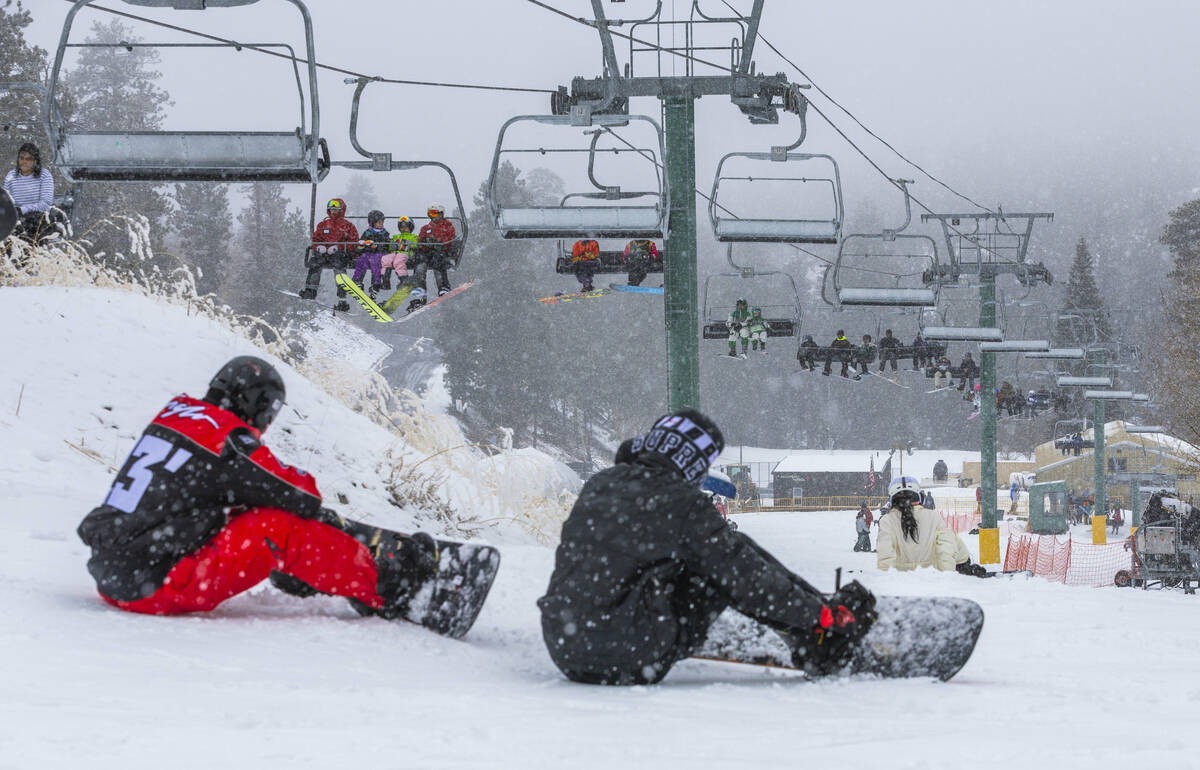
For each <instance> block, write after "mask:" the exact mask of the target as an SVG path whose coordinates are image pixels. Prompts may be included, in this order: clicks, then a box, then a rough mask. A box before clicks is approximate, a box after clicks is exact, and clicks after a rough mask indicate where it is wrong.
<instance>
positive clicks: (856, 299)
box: [837, 289, 937, 307]
mask: <svg viewBox="0 0 1200 770" xmlns="http://www.w3.org/2000/svg"><path fill="white" fill-rule="evenodd" d="M837 296H838V303H839V304H842V305H854V306H859V305H861V306H868V307H934V306H936V305H937V292H935V291H934V290H933V289H842V290H840V291H839V292H838V295H837Z"/></svg>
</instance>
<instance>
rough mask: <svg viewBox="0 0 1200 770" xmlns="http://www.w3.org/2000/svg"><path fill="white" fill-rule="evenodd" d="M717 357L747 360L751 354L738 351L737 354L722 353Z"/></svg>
mask: <svg viewBox="0 0 1200 770" xmlns="http://www.w3.org/2000/svg"><path fill="white" fill-rule="evenodd" d="M717 358H720V359H724V360H726V361H745V360H746V359H747V358H749V356H748V355H747V354H746V353H738V354H737V355H735V356H731V355H729V354H728V353H722V354H721V355H719V356H717Z"/></svg>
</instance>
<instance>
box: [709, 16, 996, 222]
mask: <svg viewBox="0 0 1200 770" xmlns="http://www.w3.org/2000/svg"><path fill="white" fill-rule="evenodd" d="M721 2H722V3H724V4H725V7H727V8H729V10H730V11H732V12H734V13H738V11H737V9H736V8H734V7H733V6H732V5H730V4H729V0H721ZM758 39H759V40H761V41H762V42H763V44H764V45H766V46H767V48H770V49H771V50H772V51H774V52H775V54H776V55H777V56H778V57H779V58H781V59H783V60H784V61H785V62H787V63H788V64H789V65H791V67H792V69H794V70H796V72H798V73H800V75H801V76H802V77H803V78H804V79H805V80H807V81H808V82H809V84H811V85H812V87H813V88H815V89H817V92H818V93H820V94H821V95H822V96H824V97H825V98H826V99H828V100H829V102H830V103H831V104H833V105H834V106H835V107H837V108H838V109H839V110H841V111H842V112H844V113H846V115H847V116H849V118H850V119H851V120H853V121H854V122H855V123H856V124H857V125H858V127H859V128H861V129H862V130H863V131H866V132H867V133H868V134H870V135H871V136H872V137H874V138H875V140H876V141H878V142H879V143H880V144H882V145H883V146H884V147H887V148H888V149H889V150H891V151H892V152H893V153H895V154H896V157H898V158H900V160H902V161H904V162H905V163H907V164H908V165H910V166H912V167H913V168H915V169H916V170H918V171H920V172H921V173H922V174H924V175H925V176H927V177H929V178H930V179H932V180H933V181H934V182H936V183H937V184H939V185H941V186H942V187H944V188H946V189H947V190H949V191H950V192H952V193H954V194H955V195H957V196H958V197H959V198H961V199H963V200H964V201H966V202H967V203H970V204H971V205H972V206H975V207H976V208H980V209H983V210H984V211H987V212H988V213H991V214H994V213H996V212H994V211H992V210H991V209H989V208H988V207H987V206H984V205H983V204H980V203H976V202H975V201H974V200H972V199H971V198H970V197H968V196H966V195H963V194H962V193H960V192H959V191H958V190H955V189H954V188H953V187H951V186H950V185H949V184H947V183H946V182H943V181H942V180H941V179H938V178H937V177H936V176H934V175H933V174H931V173H929V172H928V171H926V170H925V169H924V168H923V167H922V166H921V165H920V164H918V163H916V162H914V161H912V160H910V159H909V158H908V157H907V156H905V155H904V154H903V153H902V152H900V151H899V150H897V149H896V148H895V147H893V146H892V145H891V144H890V143H889V142H888V141H887V140H886V139H884V138H883V137H881V136H879V135H878V134H876V133H875V132H874V131H872V130H871V129H869V128H867V127H866V126H865V125H864V124H863V122H862V121H861V120H859V119H858V117H857V116H855V115H854V113H852V112H850V110H848V109H846V108H845V107H844V106H842V104H841V103H840V102H838V100H836V99H834V98H833V97H832V96H830V94H829V92H828V91H826V90H825V89H824V88H821V86H819V85H817V82H816V81H815V80H813V79H812V78H811V77H809V75H808V73H807V72H805V71H804V70H802V69H801V68H800V65H798V64H796V63H795V62H794V61H792V60H791V59H790V58H788V56H787V55H786V54H784V53H783V52H782V51H780V50H779V49H778V48H777V47H775V45H774V44H773V43H772V42H771V41H770V40H767V39H766V38H765V37H764V36H763V35H762V33H761V32H760V33H759V35H758ZM810 103H811V102H810ZM818 111H819V110H818ZM822 117H824V118H825V120H826V121H829V118H828V117H826V116H824V115H822ZM931 213H932V212H931Z"/></svg>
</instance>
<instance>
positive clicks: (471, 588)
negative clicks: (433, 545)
mask: <svg viewBox="0 0 1200 770" xmlns="http://www.w3.org/2000/svg"><path fill="white" fill-rule="evenodd" d="M335 526H338V527H339V528H340V529H342V530H343V531H344V532H346V533H348V534H350V535H352V536H353V537H354V538H355V539H357V540H358V541H359V542H361V543H363V544H364V545H366V546H367V548H369V549H370V551H371V553H372V554H373V555H375V557H376V558H378V557H379V554H381V553H384V554H386V553H388V552H389V551H391V552H395V551H396V550H399V549H400V548H401V543H402V542H403V541H404V540H406V539H407V538H408V537H409V536H408V535H405V534H403V533H401V532H393V531H391V530H388V529H383V528H381V527H372V526H370V525H368V524H363V523H360V522H355V521H349V520H347V519H341V518H339V519H338V520H337V523H335ZM435 541H436V542H437V546H438V559H437V572H436V574H435V575H434V576H433V577H432V578H431V579H430V580H428V581H427V582H426V583H425V584H424V585H422V586H421V587H420V588H418V589H417V591H416V593H415V594H414V596H413V598H412V599H411V600H410V601H409V603H408V607H407V609H406V610H405V611H404V612H403V613H401V615H400V617H402V618H404V619H405V620H407V621H409V622H412V623H416V624H418V625H420V626H424V627H425V628H428V629H429V630H430V631H434V632H436V633H438V634H441V635H442V636H449V637H451V638H453V639H461V638H462V637H463V636H465V635H466V633H467V631H470V630H471V626H472V625H473V624H474V623H475V619H476V618H477V617H479V612H480V611H481V610H482V609H483V604H484V602H485V601H487V596H488V592H489V591H490V590H491V588H492V581H494V580H495V579H496V572H497V571H499V569H500V552H499V551H497V550H496V549H495V548H493V547H491V546H490V545H481V544H477V543H460V542H458V541H455V540H443V539H440V538H436V539H435ZM355 609H357V610H358V611H359V612H361V613H363V614H374V610H371V609H369V608H367V607H366V606H365V605H355Z"/></svg>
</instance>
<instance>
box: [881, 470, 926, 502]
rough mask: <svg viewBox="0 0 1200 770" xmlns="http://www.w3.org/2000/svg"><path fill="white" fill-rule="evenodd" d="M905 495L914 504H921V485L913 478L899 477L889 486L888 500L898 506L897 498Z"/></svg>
mask: <svg viewBox="0 0 1200 770" xmlns="http://www.w3.org/2000/svg"><path fill="white" fill-rule="evenodd" d="M897 495H903V496H905V497H907V498H908V499H909V500H912V501H913V502H914V503H919V502H921V483H920V482H919V481H917V480H916V479H915V478H913V477H912V476H897V477H896V478H894V479H892V483H891V484H888V500H889V501H890V502H891V503H892V505H895V504H896V496H897Z"/></svg>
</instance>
